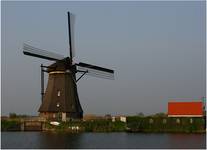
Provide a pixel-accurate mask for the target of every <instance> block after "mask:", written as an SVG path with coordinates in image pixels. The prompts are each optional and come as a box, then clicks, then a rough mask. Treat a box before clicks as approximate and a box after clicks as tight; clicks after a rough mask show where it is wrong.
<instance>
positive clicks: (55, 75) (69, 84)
mask: <svg viewBox="0 0 207 150" xmlns="http://www.w3.org/2000/svg"><path fill="white" fill-rule="evenodd" d="M68 33H69V47H70V49H69V53H70V57H64V56H62V55H59V54H56V53H52V52H48V51H46V50H42V49H39V48H35V47H33V46H30V45H28V44H23V53H24V54H25V55H29V56H33V57H38V58H42V59H47V60H51V61H55V62H54V63H52V64H51V65H49V66H43V65H42V64H41V95H42V104H41V106H40V108H39V112H40V116H42V117H45V118H46V119H52V120H62V121H66V120H67V119H81V118H82V117H83V109H82V107H81V104H80V101H79V98H78V92H77V82H78V81H79V80H80V79H81V78H82V77H83V76H84V75H91V76H95V77H101V78H106V79H113V78H114V71H113V70H111V69H107V68H103V67H99V66H95V65H91V64H86V63H82V62H79V63H73V54H72V38H71V27H70V12H68ZM44 72H46V73H48V74H49V77H48V83H47V88H46V91H45V92H44ZM77 73H79V74H81V75H80V76H79V78H76V74H77Z"/></svg>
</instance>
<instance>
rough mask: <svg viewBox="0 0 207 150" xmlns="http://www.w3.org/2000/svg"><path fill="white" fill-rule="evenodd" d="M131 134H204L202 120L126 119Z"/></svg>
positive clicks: (166, 118) (203, 122)
mask: <svg viewBox="0 0 207 150" xmlns="http://www.w3.org/2000/svg"><path fill="white" fill-rule="evenodd" d="M127 128H128V131H131V132H186V133H199V132H205V120H204V119H203V118H193V117H192V118H187V117H186V118H183V117H182V118H178V117H176V118H168V117H134V116H133V117H127Z"/></svg>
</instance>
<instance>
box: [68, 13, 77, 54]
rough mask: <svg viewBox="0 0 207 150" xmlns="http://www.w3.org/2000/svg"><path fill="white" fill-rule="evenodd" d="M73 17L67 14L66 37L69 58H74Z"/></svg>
mask: <svg viewBox="0 0 207 150" xmlns="http://www.w3.org/2000/svg"><path fill="white" fill-rule="evenodd" d="M74 35H75V15H74V14H72V13H70V12H68V36H69V53H70V57H71V58H73V57H74V56H75V40H74Z"/></svg>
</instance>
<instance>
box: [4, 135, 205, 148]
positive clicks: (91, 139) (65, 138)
mask: <svg viewBox="0 0 207 150" xmlns="http://www.w3.org/2000/svg"><path fill="white" fill-rule="evenodd" d="M1 147H2V148H21V149H22V148H25V149H26V148H48V149H49V148H50V149H51V148H88V149H91V148H103V149H107V148H118V149H121V148H128V149H129V148H165V149H166V148H186V149H189V148H196V149H198V148H199V149H201V148H202V149H204V148H205V147H206V135H205V134H178V133H173V134H169V133H166V134H164V133H160V134H158V133H124V132H122V133H53V132H1Z"/></svg>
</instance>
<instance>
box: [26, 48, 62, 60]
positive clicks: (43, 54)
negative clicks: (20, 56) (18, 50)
mask: <svg viewBox="0 0 207 150" xmlns="http://www.w3.org/2000/svg"><path fill="white" fill-rule="evenodd" d="M23 53H24V54H25V55H29V56H33V57H38V58H43V59H48V60H62V59H64V56H62V55H59V54H56V53H52V52H48V51H46V50H42V49H39V48H36V47H33V46H30V45H28V44H23Z"/></svg>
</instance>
